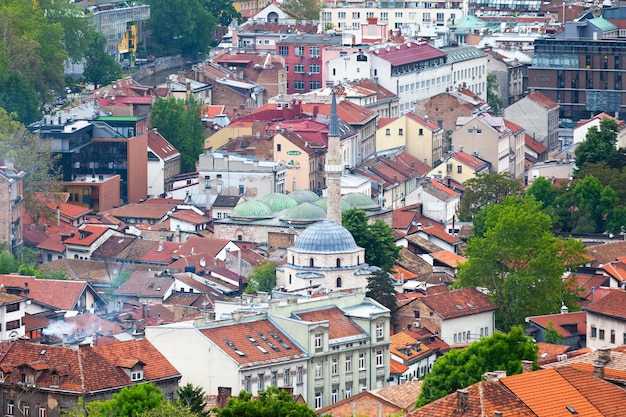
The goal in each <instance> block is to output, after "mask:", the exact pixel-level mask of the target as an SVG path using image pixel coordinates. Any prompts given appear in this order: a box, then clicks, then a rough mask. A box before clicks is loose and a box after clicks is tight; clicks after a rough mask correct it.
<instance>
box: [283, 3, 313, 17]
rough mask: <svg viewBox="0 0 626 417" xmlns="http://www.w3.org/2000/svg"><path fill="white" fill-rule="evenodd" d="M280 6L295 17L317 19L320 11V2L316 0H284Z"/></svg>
mask: <svg viewBox="0 0 626 417" xmlns="http://www.w3.org/2000/svg"><path fill="white" fill-rule="evenodd" d="M281 7H282V8H283V9H284V10H285V11H286V12H287V13H289V14H291V15H292V16H294V17H296V18H304V19H308V20H319V18H320V12H321V11H322V6H321V3H320V2H318V1H317V0H286V1H284V2H283V4H282V5H281Z"/></svg>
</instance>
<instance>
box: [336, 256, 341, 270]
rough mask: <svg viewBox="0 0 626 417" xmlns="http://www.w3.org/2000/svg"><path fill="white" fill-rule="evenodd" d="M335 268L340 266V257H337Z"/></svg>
mask: <svg viewBox="0 0 626 417" xmlns="http://www.w3.org/2000/svg"><path fill="white" fill-rule="evenodd" d="M337 268H341V259H340V258H337Z"/></svg>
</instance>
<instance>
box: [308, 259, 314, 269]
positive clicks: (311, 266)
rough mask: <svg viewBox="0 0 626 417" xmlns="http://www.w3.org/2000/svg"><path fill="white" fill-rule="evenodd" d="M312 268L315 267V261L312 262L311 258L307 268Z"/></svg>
mask: <svg viewBox="0 0 626 417" xmlns="http://www.w3.org/2000/svg"><path fill="white" fill-rule="evenodd" d="M313 266H315V261H313V258H310V259H309V267H310V268H313Z"/></svg>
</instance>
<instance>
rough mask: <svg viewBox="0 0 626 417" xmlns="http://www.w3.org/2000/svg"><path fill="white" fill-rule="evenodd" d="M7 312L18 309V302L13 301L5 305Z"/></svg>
mask: <svg viewBox="0 0 626 417" xmlns="http://www.w3.org/2000/svg"><path fill="white" fill-rule="evenodd" d="M6 308H7V313H10V312H12V311H18V310H19V309H20V303H13V304H9V305H7V307H6Z"/></svg>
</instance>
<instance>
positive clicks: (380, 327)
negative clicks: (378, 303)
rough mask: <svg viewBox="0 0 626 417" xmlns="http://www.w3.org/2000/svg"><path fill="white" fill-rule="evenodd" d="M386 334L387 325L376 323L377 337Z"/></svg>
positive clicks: (380, 337) (379, 337)
mask: <svg viewBox="0 0 626 417" xmlns="http://www.w3.org/2000/svg"><path fill="white" fill-rule="evenodd" d="M383 336H385V325H384V323H376V338H377V339H382V338H383Z"/></svg>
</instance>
